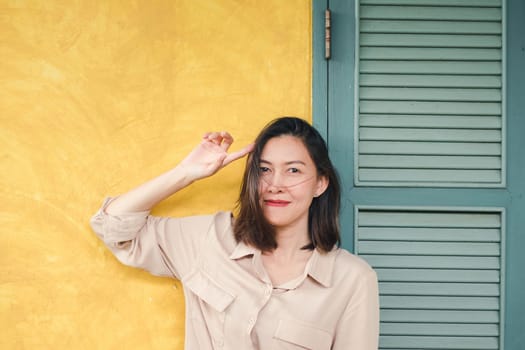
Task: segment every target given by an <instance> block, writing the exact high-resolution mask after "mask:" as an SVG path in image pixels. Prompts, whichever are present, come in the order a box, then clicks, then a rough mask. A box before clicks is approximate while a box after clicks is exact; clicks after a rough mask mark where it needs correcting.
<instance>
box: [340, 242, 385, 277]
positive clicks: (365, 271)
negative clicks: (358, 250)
mask: <svg viewBox="0 0 525 350" xmlns="http://www.w3.org/2000/svg"><path fill="white" fill-rule="evenodd" d="M330 254H335V262H334V269H335V270H336V271H338V272H339V273H340V274H353V275H374V276H375V274H376V273H375V271H374V270H373V269H372V267H371V266H370V264H369V263H368V262H367V261H366V260H365V259H363V258H361V257H360V256H357V255H355V254H353V253H350V252H349V251H348V250H346V249H344V248H335V249H334V250H332V251H331V252H330Z"/></svg>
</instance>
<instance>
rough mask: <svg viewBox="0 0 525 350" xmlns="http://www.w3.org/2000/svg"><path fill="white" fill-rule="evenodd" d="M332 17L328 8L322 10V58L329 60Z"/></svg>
mask: <svg viewBox="0 0 525 350" xmlns="http://www.w3.org/2000/svg"><path fill="white" fill-rule="evenodd" d="M331 27H332V19H331V12H330V10H329V9H326V10H325V11H324V58H325V59H327V60H329V59H330V57H331V55H332V48H331V46H330V44H331V36H332V30H331Z"/></svg>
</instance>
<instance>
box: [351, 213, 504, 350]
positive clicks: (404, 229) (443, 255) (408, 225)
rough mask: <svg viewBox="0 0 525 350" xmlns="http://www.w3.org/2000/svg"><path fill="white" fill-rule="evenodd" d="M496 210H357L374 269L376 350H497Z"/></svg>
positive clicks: (359, 242)
mask: <svg viewBox="0 0 525 350" xmlns="http://www.w3.org/2000/svg"><path fill="white" fill-rule="evenodd" d="M503 216H504V212H503V210H502V209H484V210H480V209H479V208H476V209H472V210H465V209H464V208H449V209H446V208H445V209H432V208H429V209H422V208H421V207H419V208H389V207H375V208H374V207H357V208H356V221H355V222H356V227H355V233H356V235H355V237H356V242H355V252H356V254H358V255H360V256H361V257H362V258H364V259H365V260H367V261H368V262H369V263H370V265H371V266H372V267H373V268H374V269H375V270H376V272H377V274H378V279H379V290H380V306H381V336H380V348H381V349H500V348H501V347H500V341H501V338H500V335H501V334H502V329H501V328H502V312H501V310H502V307H501V305H502V296H503V293H502V288H503V284H502V280H501V279H502V276H503V275H504V274H503V271H502V269H503V266H504V262H503V261H502V260H503V258H502V256H503V254H502V251H503V247H502V242H504V239H503V235H504V227H503V222H504V217H503Z"/></svg>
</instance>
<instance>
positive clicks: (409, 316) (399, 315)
mask: <svg viewBox="0 0 525 350" xmlns="http://www.w3.org/2000/svg"><path fill="white" fill-rule="evenodd" d="M380 319H381V320H382V321H384V322H453V323H456V322H457V323H498V322H499V312H498V311H491V310H488V311H485V310H483V311H481V310H476V311H472V310H392V309H382V310H381V312H380Z"/></svg>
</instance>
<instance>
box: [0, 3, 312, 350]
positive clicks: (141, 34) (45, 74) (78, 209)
mask: <svg viewBox="0 0 525 350" xmlns="http://www.w3.org/2000/svg"><path fill="white" fill-rule="evenodd" d="M310 13H311V2H310V1H305V0H286V1H282V0H265V1H238V0H237V1H236V0H164V1H148V0H136V1H114V0H111V1H110V0H107V1H91V0H89V1H88V0H76V1H65V0H64V1H59V0H41V1H36V0H35V1H8V0H0V58H1V59H0V122H1V128H0V206H1V210H0V227H1V233H0V328H1V329H2V335H1V336H0V348H1V349H183V342H184V339H183V334H184V333H183V332H184V301H183V293H182V289H181V286H180V284H179V283H178V282H175V281H173V280H169V279H162V278H156V277H151V276H149V275H148V274H147V273H145V272H142V271H138V270H135V269H131V268H128V267H124V266H122V265H120V264H119V263H118V262H117V261H116V259H115V258H113V256H112V255H111V254H110V253H109V252H108V251H107V250H106V248H105V247H104V246H103V244H102V243H101V242H100V241H99V240H98V239H97V238H96V237H95V236H94V234H92V232H91V231H90V228H89V226H88V220H89V218H90V216H91V215H92V214H93V213H94V212H95V210H96V209H97V208H98V206H99V205H100V203H101V201H102V199H103V197H104V196H106V195H115V194H118V193H120V192H122V191H125V190H126V189H128V188H130V187H132V186H135V185H137V184H139V183H141V182H142V181H144V180H146V179H148V178H150V177H152V176H154V175H156V174H158V173H160V172H162V171H164V170H166V169H168V168H170V167H172V166H173V165H174V164H176V163H177V161H179V160H180V159H181V158H182V157H183V155H185V154H186V153H187V152H188V151H189V150H190V149H191V148H192V146H193V145H194V144H196V143H197V142H198V140H199V138H200V136H201V135H202V133H203V132H204V131H207V130H223V129H226V130H229V131H231V133H232V134H233V135H234V136H235V137H236V139H237V142H238V143H237V144H236V145H234V147H233V148H234V149H238V148H239V147H240V146H241V145H244V144H245V143H247V142H249V141H250V140H252V138H253V137H254V136H255V134H256V133H257V131H258V130H259V128H260V127H262V126H263V125H264V124H265V123H266V122H267V121H269V120H270V119H272V118H274V117H276V116H279V115H299V116H302V117H305V118H307V119H310V113H311V103H310V102H311V93H310V87H311V41H310V37H311V19H310ZM242 165H243V163H242V162H240V163H238V164H236V165H235V166H232V167H230V168H228V169H225V170H223V171H222V172H221V173H220V174H219V175H217V176H216V177H215V178H212V179H208V180H205V181H202V182H201V183H198V184H196V185H194V186H193V187H192V188H191V189H187V190H184V191H183V192H182V193H180V195H178V196H175V197H173V198H172V199H170V200H168V201H166V202H165V203H163V204H162V205H161V206H160V207H159V208H157V209H156V211H155V214H158V215H188V214H194V213H208V212H211V211H215V210H218V209H223V210H229V209H232V208H233V206H234V202H235V199H236V194H237V190H238V185H239V179H240V174H241V172H242Z"/></svg>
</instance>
